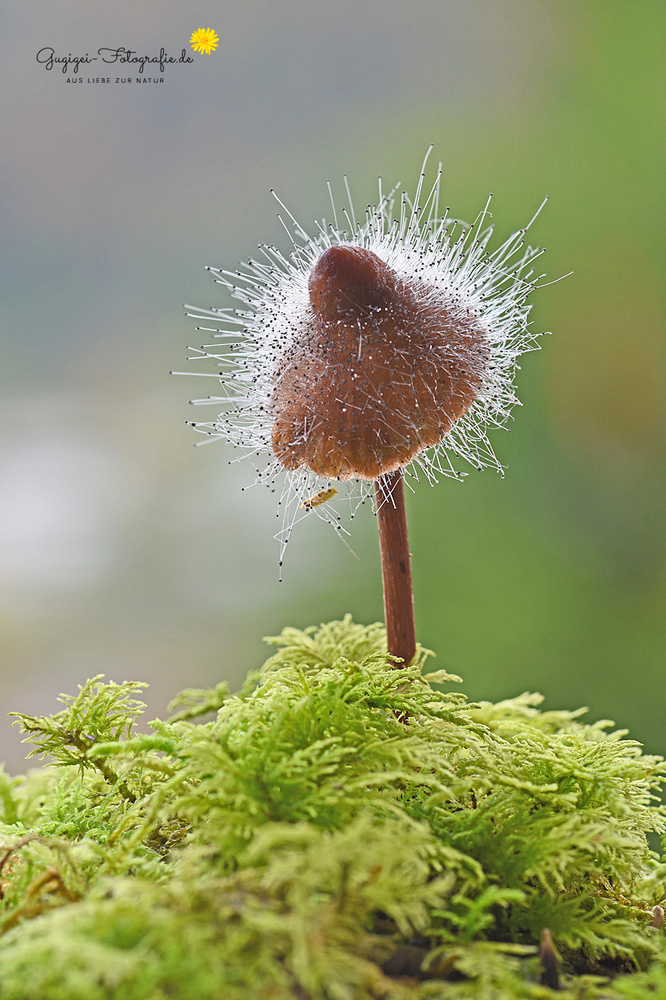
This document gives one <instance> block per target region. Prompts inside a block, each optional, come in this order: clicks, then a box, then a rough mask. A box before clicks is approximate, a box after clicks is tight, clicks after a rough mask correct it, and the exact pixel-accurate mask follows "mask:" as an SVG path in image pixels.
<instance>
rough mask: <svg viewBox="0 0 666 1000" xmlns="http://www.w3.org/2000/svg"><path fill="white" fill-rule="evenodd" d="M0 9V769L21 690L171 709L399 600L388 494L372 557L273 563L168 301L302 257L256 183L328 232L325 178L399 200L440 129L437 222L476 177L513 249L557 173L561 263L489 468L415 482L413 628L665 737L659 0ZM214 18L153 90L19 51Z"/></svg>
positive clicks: (309, 549) (446, 663)
mask: <svg viewBox="0 0 666 1000" xmlns="http://www.w3.org/2000/svg"><path fill="white" fill-rule="evenodd" d="M0 25H1V27H2V32H1V40H0V48H1V49H2V58H1V59H0V74H1V77H2V86H1V89H0V94H1V97H0V102H1V104H0V108H1V110H0V134H1V135H2V137H3V141H2V150H1V153H0V171H1V174H0V216H1V218H2V231H3V234H4V239H3V241H2V246H1V247H0V254H1V256H2V269H1V278H0V280H1V282H2V295H1V303H2V305H1V323H2V331H1V332H2V339H3V359H4V360H3V364H2V373H1V376H0V377H1V385H2V401H1V404H0V405H1V409H2V420H1V421H0V597H1V605H0V650H1V652H2V668H1V672H0V688H1V697H0V704H1V705H2V717H1V718H0V741H1V751H0V758H4V759H6V760H7V761H8V764H9V765H10V767H11V768H13V769H17V768H20V767H22V766H23V765H22V760H23V749H22V747H21V745H20V743H19V741H18V736H17V735H16V733H15V732H14V731H12V730H11V727H10V725H9V721H8V720H7V719H6V716H5V712H6V711H9V710H11V709H20V710H22V711H27V712H50V711H52V710H53V709H54V706H55V698H56V695H57V694H58V693H59V692H61V691H72V690H75V688H76V684H77V683H81V682H83V681H84V680H85V679H86V678H87V677H89V676H92V675H94V674H97V673H105V674H107V676H109V677H111V678H112V679H114V680H117V681H121V680H124V679H126V678H133V679H141V680H146V681H148V682H149V683H150V688H149V691H148V695H147V698H148V701H149V708H150V711H151V712H152V713H153V714H158V713H163V712H164V711H165V706H166V703H167V701H168V700H169V699H170V698H171V697H172V696H173V694H174V693H175V692H176V691H177V690H179V689H180V688H181V687H184V686H189V685H197V686H199V685H201V686H203V685H207V684H211V683H214V682H216V681H218V680H220V679H222V678H226V679H229V680H230V682H231V684H232V686H234V685H236V684H238V683H239V681H240V680H241V678H242V677H243V676H244V674H245V673H246V671H247V670H248V669H250V668H254V667H256V666H257V665H258V664H259V663H260V662H262V659H263V657H264V648H263V647H262V643H261V637H262V636H263V635H267V634H273V633H275V632H277V631H279V630H280V629H281V628H282V627H283V626H285V625H295V626H305V625H308V624H316V623H318V622H320V621H324V620H330V619H333V618H336V617H340V616H341V615H343V614H344V613H345V612H347V611H350V612H352V614H353V615H354V617H355V618H356V619H357V620H359V621H363V622H372V621H375V620H377V619H379V618H380V617H381V615H382V598H381V584H380V571H379V559H378V551H377V543H376V538H375V523H374V520H373V518H372V516H371V515H370V512H369V511H367V510H366V511H362V512H360V514H359V516H358V517H357V518H356V520H355V521H354V525H353V536H352V545H353V547H354V549H355V551H356V552H357V554H358V555H359V557H360V558H359V560H358V561H356V560H354V559H353V558H352V557H351V556H350V555H349V553H348V552H347V550H346V549H345V548H344V547H343V546H341V545H340V544H339V542H338V541H337V539H336V538H335V537H334V534H333V532H332V531H330V529H328V528H327V527H326V526H325V525H323V524H321V523H320V522H318V521H316V519H315V518H311V519H308V522H307V523H305V524H302V525H299V526H298V527H297V529H296V531H295V532H294V535H293V537H292V541H291V542H290V546H289V548H290V549H291V551H290V552H289V553H288V558H287V562H286V565H285V573H284V582H283V583H281V584H279V583H278V569H277V560H278V546H277V542H275V541H274V540H273V537H272V536H273V534H274V532H275V531H276V530H277V528H278V526H279V525H278V522H277V521H276V518H275V498H274V496H273V495H272V494H270V493H269V492H268V491H267V490H263V489H262V488H257V489H255V490H250V491H247V492H241V486H243V485H246V484H247V483H248V482H250V481H251V475H252V470H251V468H250V466H249V465H248V466H247V468H245V466H244V464H243V463H241V464H240V465H232V466H230V465H228V464H227V462H228V460H229V458H230V457H232V455H231V453H230V452H229V450H228V449H227V448H226V446H225V445H222V444H217V445H214V446H212V447H210V448H204V449H195V448H193V447H192V445H193V441H194V440H195V438H194V435H193V433H192V432H191V431H190V430H189V429H188V428H187V427H185V420H186V419H189V418H191V416H192V411H191V408H189V407H188V404H187V401H188V399H189V398H191V397H193V396H197V395H200V394H201V392H200V389H201V384H200V383H197V382H195V380H194V379H193V380H191V382H190V381H188V380H187V379H169V377H168V375H167V372H168V371H169V369H172V368H176V369H182V368H184V367H185V365H184V362H183V358H184V357H185V354H186V350H185V348H186V345H187V344H188V343H192V344H195V345H198V344H199V342H200V341H199V339H198V337H199V335H198V334H196V333H195V332H194V330H193V328H194V323H193V322H192V321H190V320H187V319H186V318H185V317H184V315H183V309H182V303H183V302H185V301H186V302H191V303H196V304H199V305H204V306H206V305H213V304H215V305H225V304H228V303H227V302H226V300H225V299H224V296H223V294H222V292H221V290H219V289H218V288H217V286H215V285H213V283H212V281H211V279H210V276H209V275H208V274H207V273H206V272H205V271H204V266H205V265H207V264H210V265H214V266H221V267H227V268H234V267H235V266H236V264H237V262H238V261H240V260H242V259H244V258H246V257H247V256H248V255H251V254H252V253H253V252H254V250H255V248H256V244H257V243H259V242H261V241H268V242H276V243H278V244H279V245H280V246H282V247H283V249H286V238H285V236H284V233H283V232H282V230H281V227H280V225H279V223H278V221H277V219H276V206H275V203H274V202H273V200H272V198H271V196H270V193H269V189H270V188H271V187H274V188H275V189H276V190H277V191H278V193H279V194H280V197H281V198H282V199H283V200H284V201H285V202H286V204H287V205H288V206H289V207H290V208H291V210H292V211H293V212H294V213H295V214H296V216H297V217H298V219H299V220H300V221H301V222H302V224H303V225H304V226H305V227H306V228H308V229H310V228H312V227H311V220H312V219H314V218H320V217H321V216H322V215H324V214H326V213H327V212H328V201H327V193H326V187H325V181H326V179H327V178H330V179H331V181H332V183H333V185H334V189H335V190H336V192H337V193H338V197H339V198H342V197H343V186H342V180H341V179H342V175H343V173H345V172H346V173H347V174H348V175H349V178H350V183H351V187H352V191H353V194H354V198H355V203H356V204H357V205H360V206H362V205H365V204H366V203H367V202H369V201H370V200H372V199H374V196H375V192H376V178H377V174H378V173H381V174H382V176H383V178H384V180H385V183H386V184H389V183H392V182H394V181H397V180H401V181H403V182H404V183H405V184H406V186H407V187H408V188H412V189H413V187H414V184H415V182H416V178H417V174H418V171H419V168H420V165H421V162H422V159H423V155H424V153H425V150H426V147H427V146H428V144H429V143H431V142H432V143H434V145H435V150H434V154H433V159H434V160H441V161H442V163H443V198H444V199H445V202H446V203H447V204H449V205H450V206H451V209H452V213H453V214H454V215H456V216H457V217H459V218H463V219H468V220H471V219H472V218H473V217H474V216H475V215H476V213H477V212H478V210H479V209H480V208H481V207H482V206H483V204H484V203H485V200H486V197H487V194H488V192H490V191H492V192H493V195H494V198H493V212H494V217H495V222H496V226H497V230H496V238H497V239H498V240H499V239H502V238H504V237H505V236H506V235H508V233H509V232H511V231H513V230H514V229H516V228H519V227H520V226H522V225H523V224H524V223H525V222H527V221H528V220H529V218H531V216H532V214H533V212H534V210H535V209H536V208H537V207H538V205H539V204H540V202H541V200H542V198H543V196H544V195H546V194H548V195H549V196H550V201H549V203H548V206H547V208H546V210H545V211H544V212H543V213H542V215H541V216H540V218H539V220H538V222H537V223H536V225H535V227H534V229H533V231H532V239H533V240H534V241H536V242H538V243H540V244H543V245H545V246H547V248H548V252H547V254H546V256H545V257H544V258H543V261H544V268H545V269H547V271H548V276H549V277H550V278H555V277H558V276H559V275H561V274H564V273H565V272H568V271H570V270H573V272H574V273H573V275H572V276H571V277H569V278H567V279H566V280H565V281H562V282H560V283H558V284H555V285H552V286H550V287H548V288H545V289H543V290H542V291H541V292H539V293H538V295H537V296H535V300H534V302H535V305H534V310H533V319H534V326H535V328H536V329H539V330H543V329H545V330H552V332H553V335H552V336H551V337H545V338H543V339H542V351H541V352H540V353H536V354H530V355H528V356H526V357H525V358H524V364H523V370H522V371H521V372H520V374H519V394H520V396H521V399H522V401H523V404H524V406H523V407H522V408H521V409H518V410H516V411H515V421H514V422H513V423H512V433H511V434H510V435H507V434H504V433H502V432H496V433H495V434H494V437H493V443H494V445H495V448H496V450H497V453H498V455H499V456H500V458H501V459H502V461H503V462H504V463H505V464H506V465H507V466H508V471H507V475H506V477H505V478H504V479H500V478H499V477H498V476H497V475H496V474H494V473H492V472H490V471H486V472H484V473H478V474H477V473H472V474H471V475H470V476H469V477H468V478H467V479H466V481H465V482H464V483H463V484H458V483H455V482H449V481H443V482H442V483H441V485H439V486H438V487H437V488H434V489H430V488H428V487H426V486H424V487H422V488H421V489H420V490H419V491H418V493H417V494H416V495H415V496H414V497H412V498H410V501H409V511H408V514H409V519H410V525H411V538H412V551H413V556H414V564H413V565H414V578H415V590H416V613H417V628H418V635H419V638H420V641H421V642H422V643H423V644H424V645H425V646H427V647H430V648H431V649H433V650H435V651H436V653H437V660H436V661H435V662H434V664H433V665H434V666H436V667H442V668H446V669H448V670H451V671H453V672H455V673H459V674H461V675H462V676H463V678H464V680H465V690H466V691H467V692H468V693H469V695H470V696H471V697H472V698H489V699H497V698H501V697H508V696H510V695H513V694H517V693H519V692H521V691H523V690H525V689H530V690H540V691H541V692H543V693H544V695H545V696H546V705H547V706H548V707H552V708H555V707H577V706H579V705H581V704H585V705H589V706H590V709H591V712H592V715H593V716H594V717H609V718H612V719H615V720H616V721H617V723H618V724H619V725H622V726H627V727H629V728H630V729H631V731H632V734H633V735H634V736H635V737H636V738H638V739H640V740H641V741H643V742H644V743H645V744H646V745H647V747H648V748H649V749H650V750H653V751H656V752H660V751H661V752H664V751H666V735H665V734H664V732H663V728H664V727H663V721H662V720H663V717H664V703H665V702H666V679H665V677H664V640H665V638H666V635H665V632H666V628H665V617H666V616H665V614H664V608H665V604H666V602H665V598H666V573H665V568H664V567H665V560H664V554H665V548H666V528H665V519H664V509H663V508H664V502H663V498H664V485H665V484H664V480H665V478H666V477H665V474H664V473H665V468H666V461H665V458H666V456H665V450H664V437H665V435H664V430H665V427H664V424H665V413H666V407H665V406H664V396H665V387H664V382H665V373H666V364H665V357H664V354H665V351H664V347H665V345H664V332H663V330H664V325H663V320H664V309H663V294H662V288H663V272H664V261H665V256H666V243H665V241H664V237H663V231H664V186H663V169H664V127H663V126H664V106H663V96H664V88H663V84H664V79H663V76H664V65H665V64H666V59H665V58H664V52H663V39H664V37H665V29H666V6H665V5H664V4H663V3H661V2H644V0H633V2H626V0H625V2H616V0H529V2H527V0H524V2H514V0H471V2H470V0H455V2H450V0H440V2H434V0H432V2H431V0H412V2H409V3H408V2H407V0H402V2H396V0H363V3H358V2H356V0H329V2H323V0H281V2H280V3H275V2H273V0H248V2H246V3H244V4H231V3H226V4H220V3H212V2H208V3H202V2H194V3H192V4H188V5H183V4H181V3H176V2H158V0H143V2H142V3H141V4H136V3H135V2H134V0H132V2H129V0H120V2H116V3H114V5H113V8H112V9H110V5H107V4H102V3H99V2H95V3H90V4H86V5H82V4H80V3H76V2H73V0H61V2H60V3H58V4H57V5H54V4H52V3H51V2H46V0H31V2H30V3H29V4H22V5H18V4H16V5H9V4H5V5H3V6H2V8H0ZM200 27H212V28H214V29H215V30H216V31H217V32H218V34H219V36H220V46H219V48H218V50H217V51H216V52H215V53H213V54H211V55H207V56H202V55H195V62H194V63H193V64H192V65H190V66H182V67H167V69H166V70H165V73H164V74H163V77H164V83H162V84H152V83H143V84H137V83H135V82H134V80H135V78H136V75H137V74H136V72H132V73H129V74H128V73H127V72H126V70H121V69H119V68H116V67H110V70H106V73H105V75H108V76H110V77H111V80H112V82H111V84H108V85H104V84H93V83H90V84H88V83H87V82H83V83H67V79H68V77H67V76H66V75H63V74H60V73H58V72H57V71H56V72H51V73H49V72H47V71H46V70H45V69H44V67H43V66H40V65H39V64H38V63H37V61H36V58H35V56H36V52H37V50H38V49H40V48H41V47H42V46H53V47H54V48H55V49H56V51H57V52H58V53H59V54H68V53H79V54H82V53H85V52H95V51H96V50H97V48H99V47H101V46H109V47H117V46H121V45H123V46H125V47H128V48H132V49H135V50H137V51H139V52H142V53H156V52H159V49H160V46H164V48H165V49H166V50H167V51H168V52H169V53H175V54H179V53H180V51H181V49H182V48H183V47H188V46H189V39H190V35H191V34H192V32H193V31H194V30H195V29H196V28H200ZM80 75H81V77H82V79H83V80H84V81H86V80H87V78H88V77H89V76H91V77H96V76H99V75H100V70H99V69H98V68H97V65H96V68H95V72H94V73H93V74H90V73H88V72H87V70H86V69H85V68H84V69H83V71H82V72H81V74H80ZM118 75H121V76H123V77H125V76H127V75H129V76H130V78H131V82H130V83H128V84H115V77H116V76H118ZM146 75H155V74H154V73H153V71H152V70H148V71H147V73H146ZM70 77H71V74H70Z"/></svg>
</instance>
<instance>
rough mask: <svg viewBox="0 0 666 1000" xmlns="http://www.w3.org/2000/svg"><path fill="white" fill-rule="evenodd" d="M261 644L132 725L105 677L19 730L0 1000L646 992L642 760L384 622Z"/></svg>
mask: <svg viewBox="0 0 666 1000" xmlns="http://www.w3.org/2000/svg"><path fill="white" fill-rule="evenodd" d="M270 641H271V642H272V643H274V644H275V645H277V646H278V647H279V651H278V652H277V653H276V654H275V655H274V656H273V657H271V659H269V660H268V662H267V663H266V664H265V666H264V667H263V669H262V671H261V672H260V673H259V674H257V675H255V676H253V677H251V678H250V679H249V680H248V682H247V683H246V685H245V687H244V689H243V690H242V691H241V692H240V693H239V694H237V695H234V696H231V695H229V693H228V691H227V690H226V688H225V687H224V686H223V685H220V686H219V687H218V688H217V689H216V690H214V691H188V692H185V693H184V694H183V695H182V696H181V697H180V699H179V700H178V703H177V705H176V708H177V709H178V711H177V714H176V715H175V716H174V717H173V718H172V719H171V720H170V721H169V722H161V721H155V722H153V723H151V724H150V732H149V733H148V734H146V735H133V727H134V723H135V721H136V718H137V717H138V715H139V714H140V713H141V710H142V707H143V706H142V704H141V702H140V701H138V700H137V697H136V696H137V694H138V693H139V690H140V687H141V686H140V685H137V684H122V685H116V684H105V683H102V681H101V680H100V679H99V678H96V679H95V680H93V681H90V682H89V683H88V684H87V685H86V686H85V687H84V688H82V689H81V691H80V693H79V695H78V696H76V697H71V698H64V699H63V702H64V704H65V708H64V709H63V711H61V712H59V713H58V714H57V715H54V716H52V717H50V718H41V719H35V718H31V717H27V716H20V717H19V718H20V721H21V723H22V725H23V727H24V729H25V731H26V732H27V734H28V738H29V739H30V740H31V741H32V742H33V743H34V744H35V748H34V750H33V753H49V754H50V755H51V756H52V757H53V759H54V761H55V763H56V766H50V767H44V768H41V769H39V770H35V771H32V772H30V773H29V774H28V775H27V776H26V777H24V778H15V779H12V778H8V777H6V776H3V777H2V779H1V780H0V801H1V804H2V808H3V821H4V822H3V825H2V826H0V838H1V842H2V845H3V846H2V848H1V849H0V883H1V886H2V891H3V897H4V898H3V902H2V910H1V911H0V914H1V915H0V931H1V932H2V936H1V937H0V996H2V998H3V1000H37V998H39V1000H110V998H114V1000H120V998H122V1000H167V998H179V1000H218V998H225V1000H248V998H253V1000H254V998H259V1000H263V998H265V1000H287V998H294V997H296V998H301V1000H306V998H309V1000H324V998H326V1000H370V998H382V1000H426V998H442V1000H445V998H446V1000H448V998H451V1000H454V998H462V997H475V998H477V997H478V998H481V1000H483V998H488V1000H490V998H493V1000H500V998H507V1000H509V998H523V997H525V998H527V997H530V998H535V997H546V996H549V995H551V986H553V987H554V986H556V985H557V979H558V977H559V980H560V982H559V985H560V987H561V990H562V992H561V994H560V995H561V996H563V997H576V998H593V997H604V998H609V1000H611V998H612V1000H616V998H618V1000H619V998H620V997H623V998H638V997H648V996H650V997H653V996H659V997H666V947H665V945H664V936H663V930H662V929H661V928H660V927H659V926H655V925H658V924H659V923H660V920H661V917H663V913H661V911H660V909H659V904H661V903H662V902H663V897H664V896H666V886H665V884H664V883H665V879H666V866H665V867H662V866H660V863H659V860H658V858H657V856H656V855H655V854H654V853H652V852H651V850H650V847H649V844H648V835H653V834H661V833H663V831H664V829H666V821H665V812H664V809H663V807H662V806H660V805H659V804H658V801H657V793H658V790H659V787H660V784H661V782H662V780H663V775H664V773H665V766H664V763H663V761H662V760H661V758H656V757H649V756H646V755H644V754H642V753H641V749H640V746H639V744H637V743H636V742H634V741H631V740H627V739H625V738H624V737H625V734H624V733H617V732H616V733H613V732H609V724H607V723H597V724H595V725H587V724H585V723H583V722H582V721H581V719H580V715H581V713H580V712H541V711H540V710H539V707H538V706H539V702H540V699H539V698H538V697H537V696H528V695H524V696H522V697H520V698H517V699H515V700H513V701H506V702H502V703H500V704H497V705H492V704H488V703H481V704H469V703H468V702H467V701H466V700H465V698H464V696H463V695H462V694H460V693H457V692H455V691H454V692H451V691H450V690H448V688H449V687H450V686H451V683H452V682H453V681H456V680H457V678H453V677H451V676H449V675H447V674H445V673H441V672H440V673H435V674H432V673H431V674H428V675H426V676H422V673H421V666H422V663H420V664H417V665H415V666H413V667H409V668H402V667H401V666H400V665H399V664H396V663H394V662H392V661H391V660H390V659H389V658H388V657H387V655H386V645H385V635H384V631H383V629H382V628H381V627H379V626H371V627H370V628H362V627H361V626H358V625H355V624H353V623H352V622H351V620H350V619H349V618H347V619H345V620H344V621H343V622H334V623H332V624H330V625H325V626H322V627H321V628H319V629H309V630H306V631H305V632H300V631H296V630H295V629H287V630H285V632H283V634H282V635H281V636H280V637H278V638H276V639H272V640H270ZM441 686H443V687H445V688H446V690H444V691H442V690H441ZM210 712H216V713H217V715H216V719H215V721H212V722H203V723H202V722H197V721H195V720H197V719H201V718H203V717H205V715H206V714H207V713H210ZM655 907H656V909H655ZM544 929H547V930H546V934H545V935H544V933H543V932H544ZM548 932H549V934H550V937H552V941H553V943H554V947H555V950H556V952H557V954H558V958H557V959H556V958H555V955H554V952H553V951H552V950H551V949H550V948H549V946H548V943H547V942H548V940H549V934H548ZM540 941H545V942H546V944H545V946H544V947H545V950H543V949H542V956H541V959H540V958H539V943H540ZM544 982H545V983H549V984H550V985H544Z"/></svg>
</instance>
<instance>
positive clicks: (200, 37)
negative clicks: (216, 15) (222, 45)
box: [190, 28, 219, 55]
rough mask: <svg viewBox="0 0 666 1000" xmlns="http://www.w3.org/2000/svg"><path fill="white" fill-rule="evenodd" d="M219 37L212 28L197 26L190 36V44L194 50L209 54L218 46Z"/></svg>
mask: <svg viewBox="0 0 666 1000" xmlns="http://www.w3.org/2000/svg"><path fill="white" fill-rule="evenodd" d="M218 42H219V38H218V36H217V32H215V31H213V29H212V28H197V30H196V31H195V32H194V34H193V35H192V37H191V38H190V45H191V46H192V48H193V49H194V51H195V52H204V53H205V54H206V55H210V53H211V52H214V51H215V49H216V48H217V46H218Z"/></svg>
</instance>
